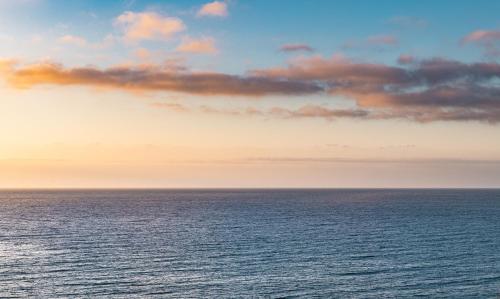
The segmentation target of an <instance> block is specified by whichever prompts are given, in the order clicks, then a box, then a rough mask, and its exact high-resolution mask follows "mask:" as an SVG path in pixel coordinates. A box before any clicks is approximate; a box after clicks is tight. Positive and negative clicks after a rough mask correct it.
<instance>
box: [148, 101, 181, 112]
mask: <svg viewBox="0 0 500 299" xmlns="http://www.w3.org/2000/svg"><path fill="white" fill-rule="evenodd" d="M151 106H153V107H156V108H162V109H167V110H172V111H175V112H187V111H189V108H188V107H186V106H184V105H182V104H178V103H152V104H151Z"/></svg>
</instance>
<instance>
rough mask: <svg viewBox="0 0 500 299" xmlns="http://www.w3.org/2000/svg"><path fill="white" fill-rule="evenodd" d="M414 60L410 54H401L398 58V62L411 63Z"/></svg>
mask: <svg viewBox="0 0 500 299" xmlns="http://www.w3.org/2000/svg"><path fill="white" fill-rule="evenodd" d="M414 62H415V57H413V56H412V55H408V54H402V55H400V56H399V58H398V63H399V64H412V63H414Z"/></svg>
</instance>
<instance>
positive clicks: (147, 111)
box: [0, 86, 500, 188]
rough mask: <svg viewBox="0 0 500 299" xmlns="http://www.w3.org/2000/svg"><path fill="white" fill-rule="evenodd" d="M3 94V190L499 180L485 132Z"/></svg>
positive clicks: (467, 126) (484, 128) (75, 92)
mask: <svg viewBox="0 0 500 299" xmlns="http://www.w3.org/2000/svg"><path fill="white" fill-rule="evenodd" d="M0 92H1V95H2V101H0V111H2V117H1V118H0V135H1V136H2V142H1V146H0V187H1V188H23V187H42V188H49V187H67V188H68V187H156V188H160V187H421V186H427V187H439V186H452V187H461V186H464V187H467V186H468V187H473V186H495V184H496V182H497V180H498V178H499V175H500V170H499V168H500V163H499V162H491V161H500V138H497V136H498V128H497V127H496V126H493V125H487V124H475V123H457V124H453V125H449V124H448V123H439V122H437V123H429V124H419V123H412V122H407V121H395V120H385V121H375V120H371V121H370V120H349V119H347V120H335V121H327V120H323V119H269V118H266V117H263V116H249V115H224V114H207V113H202V112H176V111H170V110H165V109H159V108H156V107H153V106H150V105H148V103H149V102H151V101H152V100H151V99H150V96H148V95H143V96H137V95H135V94H130V93H126V92H125V93H124V92H118V91H96V90H88V89H84V88H73V87H67V88H60V87H40V88H35V89H30V90H21V91H19V90H14V89H11V88H8V87H5V86H4V87H3V88H2V89H1V91H0ZM203 100H204V101H211V102H212V103H215V102H217V98H213V99H203ZM240 101H241V102H243V104H245V105H246V104H252V103H251V102H250V103H247V102H248V100H246V101H247V102H245V100H240ZM478 132H480V134H478ZM481 160H487V161H490V162H481Z"/></svg>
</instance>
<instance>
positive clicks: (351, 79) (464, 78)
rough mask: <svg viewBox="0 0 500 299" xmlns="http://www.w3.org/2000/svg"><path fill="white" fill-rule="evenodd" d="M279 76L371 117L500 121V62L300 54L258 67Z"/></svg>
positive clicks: (268, 74)
mask: <svg viewBox="0 0 500 299" xmlns="http://www.w3.org/2000/svg"><path fill="white" fill-rule="evenodd" d="M252 74H254V75H256V76H261V77H269V78H275V79H282V80H283V79H289V80H296V81H301V82H315V83H316V84H318V85H320V86H323V87H324V88H325V90H327V91H328V93H329V94H331V95H336V96H344V97H348V98H351V99H353V100H354V101H355V102H356V104H357V106H358V107H362V108H365V109H371V110H375V111H376V112H377V113H376V114H373V113H371V114H370V117H372V118H374V117H375V118H381V119H383V118H407V119H410V120H416V121H420V122H429V121H435V120H457V121H468V120H478V121H484V122H490V123H496V122H500V84H499V83H498V82H499V81H498V80H500V65H499V64H497V63H473V64H465V63H461V62H458V61H453V60H446V59H441V58H435V59H428V60H422V61H414V62H412V63H408V64H406V65H404V67H395V66H388V65H383V64H373V63H360V62H353V61H350V60H348V59H345V58H343V57H339V56H334V57H332V58H331V59H325V58H322V57H321V56H312V57H306V58H299V59H296V60H294V61H292V62H291V63H290V64H289V66H288V67H277V68H270V69H263V70H255V71H253V72H252Z"/></svg>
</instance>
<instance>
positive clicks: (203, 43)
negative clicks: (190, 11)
mask: <svg viewBox="0 0 500 299" xmlns="http://www.w3.org/2000/svg"><path fill="white" fill-rule="evenodd" d="M176 50H177V51H179V52H185V53H198V54H215V53H217V48H216V47H215V40H214V39H213V38H211V37H202V38H199V39H196V38H191V37H185V38H183V39H182V42H181V44H180V45H179V46H178V47H177V49H176Z"/></svg>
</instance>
